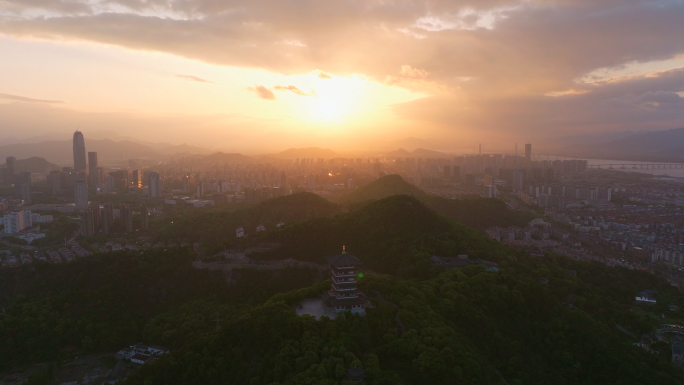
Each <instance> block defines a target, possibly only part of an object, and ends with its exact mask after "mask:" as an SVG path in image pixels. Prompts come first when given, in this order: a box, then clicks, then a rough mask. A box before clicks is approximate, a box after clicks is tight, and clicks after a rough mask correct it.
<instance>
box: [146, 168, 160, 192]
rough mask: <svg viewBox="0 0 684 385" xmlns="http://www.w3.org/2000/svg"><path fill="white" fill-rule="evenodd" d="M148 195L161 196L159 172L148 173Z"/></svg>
mask: <svg viewBox="0 0 684 385" xmlns="http://www.w3.org/2000/svg"><path fill="white" fill-rule="evenodd" d="M148 186H149V187H148V188H149V195H150V198H161V196H162V185H161V179H160V178H159V173H156V172H151V173H150V175H149V182H148Z"/></svg>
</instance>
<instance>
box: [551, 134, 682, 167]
mask: <svg viewBox="0 0 684 385" xmlns="http://www.w3.org/2000/svg"><path fill="white" fill-rule="evenodd" d="M561 152H562V153H561V154H560V155H570V156H578V157H588V158H591V157H596V158H607V159H624V160H634V161H660V162H684V128H675V129H671V130H665V131H651V132H645V133H635V134H632V135H627V136H625V137H623V138H620V139H616V140H611V141H606V142H601V143H591V144H584V145H579V144H575V145H573V146H569V147H566V148H564V149H563V150H561Z"/></svg>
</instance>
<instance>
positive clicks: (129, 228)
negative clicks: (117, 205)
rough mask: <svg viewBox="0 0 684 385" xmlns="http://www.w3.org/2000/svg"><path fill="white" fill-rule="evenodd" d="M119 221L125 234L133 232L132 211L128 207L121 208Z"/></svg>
mask: <svg viewBox="0 0 684 385" xmlns="http://www.w3.org/2000/svg"><path fill="white" fill-rule="evenodd" d="M121 219H122V221H123V225H124V231H125V232H127V233H132V232H133V211H131V207H130V206H126V205H124V206H121Z"/></svg>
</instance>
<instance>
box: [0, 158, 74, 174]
mask: <svg viewBox="0 0 684 385" xmlns="http://www.w3.org/2000/svg"><path fill="white" fill-rule="evenodd" d="M0 167H2V168H5V167H7V163H3V164H2V165H0ZM61 169H62V168H61V167H60V166H58V165H56V164H54V163H50V162H48V161H47V160H45V159H44V158H40V157H37V156H34V157H31V158H27V159H17V161H16V163H15V165H14V172H15V173H17V174H18V173H20V172H33V173H48V172H50V171H53V170H61Z"/></svg>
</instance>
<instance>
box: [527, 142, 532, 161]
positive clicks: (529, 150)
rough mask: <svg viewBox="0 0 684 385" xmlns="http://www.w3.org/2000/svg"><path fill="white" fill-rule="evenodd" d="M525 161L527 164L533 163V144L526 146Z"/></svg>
mask: <svg viewBox="0 0 684 385" xmlns="http://www.w3.org/2000/svg"><path fill="white" fill-rule="evenodd" d="M525 160H526V161H527V164H530V163H531V162H532V143H527V144H525Z"/></svg>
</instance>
